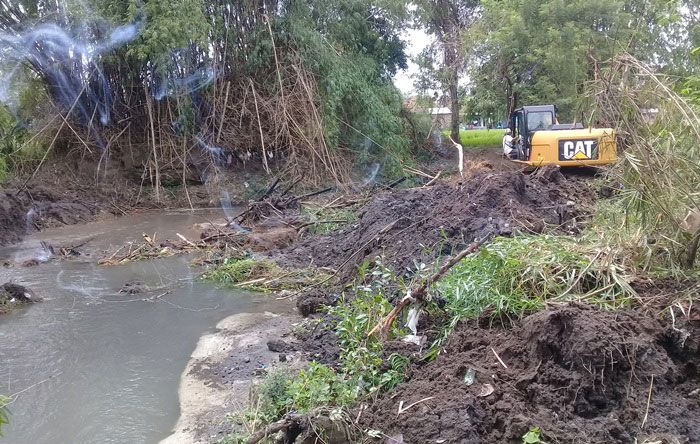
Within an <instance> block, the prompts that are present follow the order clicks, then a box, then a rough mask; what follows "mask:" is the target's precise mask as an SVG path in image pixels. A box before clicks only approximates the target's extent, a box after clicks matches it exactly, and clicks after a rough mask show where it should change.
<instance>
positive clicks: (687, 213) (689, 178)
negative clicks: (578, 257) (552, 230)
mask: <svg viewBox="0 0 700 444" xmlns="http://www.w3.org/2000/svg"><path fill="white" fill-rule="evenodd" d="M603 75H604V77H602V78H601V80H600V81H598V82H594V83H592V84H591V90H590V92H589V95H590V97H591V98H593V99H595V101H596V116H597V117H596V118H599V119H601V120H604V121H606V122H611V124H612V125H614V127H615V130H616V132H617V134H618V135H619V137H618V140H619V142H618V145H619V147H620V148H621V151H622V152H623V153H624V156H621V157H622V158H621V162H620V163H619V164H618V165H617V167H616V168H612V169H610V170H609V171H608V180H609V181H610V183H612V184H615V185H613V188H616V189H617V190H616V193H615V199H616V201H617V202H616V204H615V206H616V207H617V208H618V209H619V210H621V212H622V215H624V217H622V218H620V217H617V220H618V221H621V222H622V227H623V228H624V229H625V231H626V232H627V233H624V234H628V233H632V234H633V236H634V238H636V240H637V241H638V243H639V245H640V246H643V244H646V247H645V248H644V249H643V250H641V249H637V252H638V253H644V250H646V253H645V254H646V255H647V259H646V263H647V264H646V265H643V268H648V267H649V266H655V265H659V264H663V266H664V267H667V268H673V267H674V266H675V267H679V266H680V267H683V268H685V269H691V268H693V266H694V264H695V262H696V254H697V251H698V249H697V247H698V241H699V240H700V232H699V231H698V227H697V225H696V223H694V222H693V220H694V217H697V215H698V214H700V204H699V203H698V198H697V197H698V194H697V184H698V183H699V182H700V163H698V161H697V159H698V156H700V143H699V142H700V118H698V115H699V114H698V111H699V109H698V105H697V100H698V97H700V92H699V91H700V88H699V84H698V83H695V81H694V77H692V76H691V78H690V79H689V80H688V81H687V82H686V85H685V86H684V87H682V88H681V93H682V95H679V94H678V93H677V92H676V91H675V89H674V87H677V83H676V82H675V81H674V80H673V79H669V78H667V77H666V76H663V75H660V74H656V73H654V72H653V71H652V70H651V68H650V67H649V66H648V65H646V64H644V63H641V62H640V61H638V60H636V59H634V58H631V57H628V56H625V57H619V58H617V59H615V60H614V61H613V62H612V63H611V64H610V65H609V67H607V68H606V69H605V70H604V71H603ZM649 108H654V111H655V112H654V113H653V114H651V113H649V112H648V111H646V110H648V109H649ZM694 215H695V216H694ZM620 231H622V230H617V229H615V230H613V231H612V233H617V232H620ZM635 233H636V234H635ZM604 234H609V233H604ZM650 253H651V254H650Z"/></svg>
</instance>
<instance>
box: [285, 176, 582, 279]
mask: <svg viewBox="0 0 700 444" xmlns="http://www.w3.org/2000/svg"><path fill="white" fill-rule="evenodd" d="M591 200H592V191H591V190H590V187H589V185H588V183H587V181H585V180H582V179H580V178H570V179H567V178H566V177H564V176H563V175H562V174H561V173H560V172H559V170H558V167H551V168H543V169H541V170H540V171H539V172H538V173H535V174H531V175H525V174H523V173H522V172H519V171H508V172H482V173H479V174H477V175H476V176H474V177H473V178H471V179H469V180H467V181H466V182H464V183H455V184H452V183H441V184H438V185H436V186H433V187H427V188H412V189H406V190H400V191H394V192H385V193H381V194H379V195H377V196H375V197H374V198H373V199H372V200H371V201H370V202H369V203H368V204H367V205H365V207H364V208H363V209H362V210H361V213H360V214H359V219H358V221H357V222H356V223H354V224H353V225H351V226H349V227H348V228H345V229H343V230H340V231H337V232H334V233H331V234H328V235H325V236H314V237H311V238H307V239H304V240H302V241H300V242H298V243H296V244H295V245H294V246H292V247H290V248H289V249H287V250H286V251H285V252H283V258H282V259H281V262H283V263H286V264H287V265H292V266H308V265H309V264H313V265H316V266H324V267H331V268H334V269H337V270H340V272H341V275H342V276H349V275H351V274H352V272H353V271H354V269H355V267H356V266H357V264H359V263H361V262H362V261H363V260H364V258H366V257H368V258H370V259H373V258H374V257H375V256H377V255H383V256H384V262H385V263H387V264H390V265H392V266H394V267H395V269H396V270H404V271H405V269H406V267H411V266H412V265H413V264H414V261H422V262H424V263H432V261H433V260H434V259H435V257H437V256H439V255H443V254H450V253H452V252H454V251H458V250H460V249H462V248H464V247H465V246H466V245H468V244H470V243H472V242H474V241H475V240H477V239H483V238H485V237H488V236H493V235H505V236H508V235H511V234H512V233H513V232H515V231H520V232H534V233H539V232H541V231H542V230H543V229H544V228H545V226H546V224H551V225H556V226H558V227H561V228H562V229H563V230H564V231H567V232H575V231H577V225H578V224H577V221H576V218H577V217H579V216H581V215H582V214H585V213H586V209H585V208H586V205H587V204H589V203H590V202H591Z"/></svg>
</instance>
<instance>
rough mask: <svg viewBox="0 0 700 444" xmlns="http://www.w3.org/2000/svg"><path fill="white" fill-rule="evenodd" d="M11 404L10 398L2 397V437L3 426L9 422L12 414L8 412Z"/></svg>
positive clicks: (0, 429)
mask: <svg viewBox="0 0 700 444" xmlns="http://www.w3.org/2000/svg"><path fill="white" fill-rule="evenodd" d="M9 403H10V398H8V397H7V396H4V395H0V437H2V426H3V424H7V423H8V422H9V416H10V412H9V411H8V410H7V405H8V404H9Z"/></svg>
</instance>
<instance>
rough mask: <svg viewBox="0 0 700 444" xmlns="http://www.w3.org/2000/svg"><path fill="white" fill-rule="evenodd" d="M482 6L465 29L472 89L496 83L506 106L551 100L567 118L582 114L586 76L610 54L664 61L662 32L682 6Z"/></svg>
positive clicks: (624, 2) (498, 1)
mask: <svg viewBox="0 0 700 444" xmlns="http://www.w3.org/2000/svg"><path fill="white" fill-rule="evenodd" d="M482 7H483V13H482V15H481V18H480V20H479V22H478V24H477V25H476V26H474V27H473V30H472V32H471V33H469V34H467V35H466V38H467V40H468V41H469V42H470V44H471V47H472V48H473V49H474V50H473V51H471V52H470V54H469V57H470V62H471V63H470V67H471V78H472V80H473V85H472V86H473V88H474V89H475V90H477V97H479V96H483V94H481V91H482V90H491V91H496V92H497V94H499V95H500V101H501V102H502V103H503V104H504V106H503V108H504V112H505V113H506V114H510V112H512V111H513V109H514V108H515V107H516V106H518V105H520V104H536V103H554V104H556V105H557V106H558V107H559V110H560V112H561V114H562V115H563V118H564V119H569V120H570V119H574V118H576V117H578V118H581V117H582V114H583V113H582V110H581V109H580V106H581V103H582V98H583V92H584V89H585V84H586V82H588V81H590V80H594V79H595V78H596V77H597V76H598V75H599V73H598V71H599V67H600V64H601V63H603V62H604V61H606V60H608V59H610V58H612V57H613V56H614V55H615V54H618V53H621V52H629V53H630V54H632V55H634V56H635V57H637V58H639V59H640V60H644V61H647V62H651V63H655V64H656V65H657V66H659V67H664V66H667V65H668V64H669V63H670V54H671V52H670V50H671V49H672V47H673V46H674V42H671V44H669V42H667V41H666V40H667V37H668V36H669V35H670V34H669V33H670V32H671V31H672V30H673V29H674V26H675V25H676V24H677V23H678V19H679V11H680V10H681V9H680V5H679V2H675V1H671V2H668V1H665V0H572V1H566V2H564V1H562V0H483V1H482ZM489 100H490V98H489Z"/></svg>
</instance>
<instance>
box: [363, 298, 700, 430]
mask: <svg viewBox="0 0 700 444" xmlns="http://www.w3.org/2000/svg"><path fill="white" fill-rule="evenodd" d="M679 317H680V316H678V317H677V318H676V320H675V323H672V322H671V320H670V319H665V320H659V319H656V318H654V317H652V316H650V315H649V314H648V313H646V312H643V311H642V310H641V309H636V310H622V311H614V312H613V311H600V310H597V309H595V308H591V307H587V306H583V305H574V304H571V305H567V306H563V307H560V308H556V309H550V310H547V311H543V312H539V313H535V314H533V315H530V316H528V317H526V318H524V319H523V320H522V321H519V322H517V323H515V324H514V325H513V326H509V327H493V328H488V326H484V325H483V322H482V323H481V324H482V325H480V323H479V321H469V322H464V323H462V324H460V325H458V326H457V328H456V330H455V331H454V333H453V334H452V335H451V336H450V339H449V340H448V342H447V344H446V346H445V347H444V349H443V350H442V353H441V354H440V355H439V356H438V357H437V358H436V360H435V361H433V362H431V363H428V364H421V363H420V362H418V363H414V364H413V368H412V369H411V370H410V372H409V375H410V376H409V379H408V381H407V382H405V383H402V384H400V385H399V386H398V387H397V388H396V390H394V391H392V392H391V393H390V394H388V395H385V396H383V397H381V398H380V399H378V400H377V401H376V402H375V403H374V404H373V405H371V406H370V407H369V408H368V409H367V410H365V411H364V413H363V414H362V418H361V421H360V423H361V426H362V427H363V428H371V429H377V430H381V431H382V432H383V433H385V434H386V435H388V436H401V438H402V440H401V441H399V442H426V443H427V442H451V443H494V442H513V443H521V442H523V441H522V436H523V435H524V434H525V433H527V432H528V430H530V429H531V428H534V427H539V428H540V429H541V430H542V434H541V439H542V440H543V441H545V442H566V443H630V442H635V441H637V442H652V441H654V442H665V443H691V442H700V390H698V383H699V382H700V380H699V379H700V375H699V374H698V365H699V364H700V343H699V342H698V340H697V337H698V333H700V321H698V320H693V319H692V318H683V319H679ZM500 361H502V363H501V362H500ZM506 366H507V368H506ZM471 375H474V376H473V379H472V376H471ZM650 390H651V398H649V393H650ZM649 399H651V400H649ZM402 401H403V403H404V405H403V407H404V408H406V406H408V405H410V404H412V403H415V402H417V401H421V402H418V403H417V404H415V405H414V406H412V407H411V408H410V409H409V410H406V411H403V412H401V413H400V414H398V415H397V412H398V410H399V404H400V402H402ZM645 440H646V441H645Z"/></svg>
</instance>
